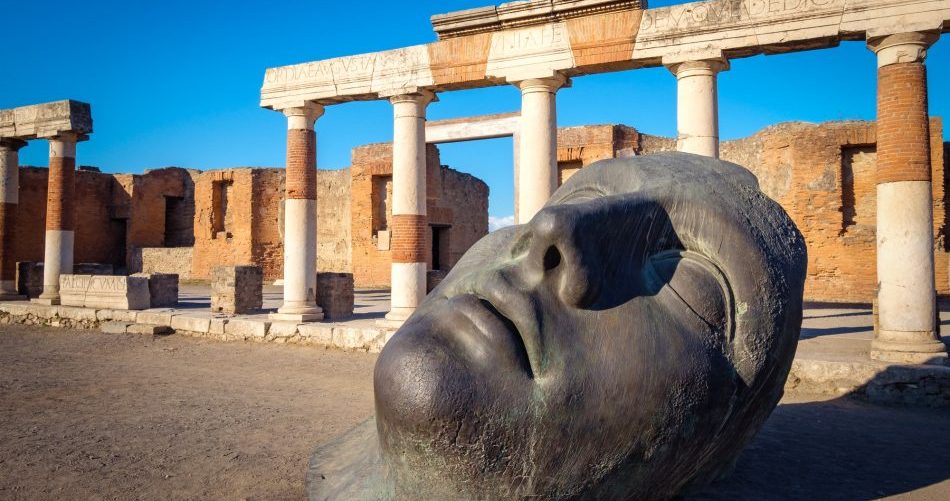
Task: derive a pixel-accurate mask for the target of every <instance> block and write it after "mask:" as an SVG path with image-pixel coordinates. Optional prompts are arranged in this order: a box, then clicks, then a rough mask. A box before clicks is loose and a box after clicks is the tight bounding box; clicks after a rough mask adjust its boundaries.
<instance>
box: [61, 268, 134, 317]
mask: <svg viewBox="0 0 950 501" xmlns="http://www.w3.org/2000/svg"><path fill="white" fill-rule="evenodd" d="M59 295H60V303H61V304H62V305H64V306H82V307H84V308H109V309H118V310H144V309H146V308H148V307H149V295H148V280H147V279H145V278H143V277H114V276H99V275H61V276H60V277H59Z"/></svg>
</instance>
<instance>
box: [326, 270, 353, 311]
mask: <svg viewBox="0 0 950 501" xmlns="http://www.w3.org/2000/svg"><path fill="white" fill-rule="evenodd" d="M353 301H354V296H353V274H352V273H317V304H318V305H319V306H320V307H321V308H323V317H324V318H327V319H332V320H336V319H341V318H346V317H350V316H352V315H353Z"/></svg>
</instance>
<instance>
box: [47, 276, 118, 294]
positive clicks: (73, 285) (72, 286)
mask: <svg viewBox="0 0 950 501" xmlns="http://www.w3.org/2000/svg"><path fill="white" fill-rule="evenodd" d="M127 282H128V278H127V277H110V276H96V275H61V276H60V277H59V286H60V289H61V290H62V291H63V292H72V291H83V292H125V291H126V290H128V284H127Z"/></svg>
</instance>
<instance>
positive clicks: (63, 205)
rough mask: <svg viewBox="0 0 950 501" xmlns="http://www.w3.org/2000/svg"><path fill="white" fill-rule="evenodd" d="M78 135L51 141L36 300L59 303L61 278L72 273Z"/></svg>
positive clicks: (68, 135)
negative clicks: (40, 279) (39, 288)
mask: <svg viewBox="0 0 950 501" xmlns="http://www.w3.org/2000/svg"><path fill="white" fill-rule="evenodd" d="M78 140H79V136H78V135H76V134H74V133H71V132H63V133H60V134H59V135H57V136H54V137H51V138H49V182H48V185H47V186H48V187H47V193H46V245H45V248H44V255H45V258H44V259H43V293H42V294H40V297H39V298H37V299H34V300H33V301H35V302H37V303H42V304H59V276H60V275H63V274H66V275H68V274H71V273H72V272H73V242H74V241H75V228H76V214H75V210H74V209H75V204H76V201H75V174H76V142H77V141H78Z"/></svg>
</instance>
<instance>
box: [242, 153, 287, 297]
mask: <svg viewBox="0 0 950 501" xmlns="http://www.w3.org/2000/svg"><path fill="white" fill-rule="evenodd" d="M284 179H285V171H284V169H254V170H252V171H251V183H252V185H251V193H253V197H254V203H253V204H252V206H251V209H252V211H253V213H252V215H251V218H250V221H251V223H252V226H253V242H252V248H253V255H254V263H253V264H256V265H258V266H260V267H261V271H262V272H263V274H264V275H263V276H264V280H265V281H267V282H272V281H274V280H277V279H279V278H282V277H283V276H284V239H283V230H282V228H283V223H284V219H283V207H284Z"/></svg>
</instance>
